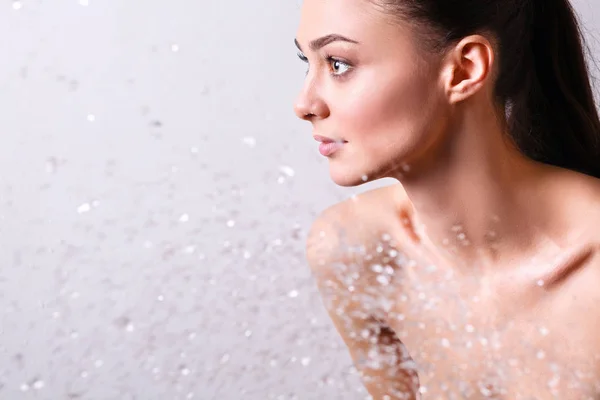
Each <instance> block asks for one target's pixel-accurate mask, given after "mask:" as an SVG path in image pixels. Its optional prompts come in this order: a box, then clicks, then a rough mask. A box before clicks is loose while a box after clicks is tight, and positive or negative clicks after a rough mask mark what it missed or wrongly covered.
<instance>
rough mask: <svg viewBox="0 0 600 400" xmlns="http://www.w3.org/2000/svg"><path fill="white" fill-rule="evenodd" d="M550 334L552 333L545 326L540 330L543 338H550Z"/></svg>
mask: <svg viewBox="0 0 600 400" xmlns="http://www.w3.org/2000/svg"><path fill="white" fill-rule="evenodd" d="M549 333H550V331H549V330H548V328H546V327H544V326H542V327H541V328H540V334H541V335H542V336H548V334H549Z"/></svg>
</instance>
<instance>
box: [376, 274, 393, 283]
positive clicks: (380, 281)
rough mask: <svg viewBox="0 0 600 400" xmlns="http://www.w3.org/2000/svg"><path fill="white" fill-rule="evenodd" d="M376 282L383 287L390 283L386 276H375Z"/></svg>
mask: <svg viewBox="0 0 600 400" xmlns="http://www.w3.org/2000/svg"><path fill="white" fill-rule="evenodd" d="M377 282H379V283H380V284H381V285H383V286H387V285H389V283H390V278H388V277H387V276H386V275H377Z"/></svg>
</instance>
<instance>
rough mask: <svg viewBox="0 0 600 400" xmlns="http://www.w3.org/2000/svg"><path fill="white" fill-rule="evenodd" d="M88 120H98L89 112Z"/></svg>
mask: <svg viewBox="0 0 600 400" xmlns="http://www.w3.org/2000/svg"><path fill="white" fill-rule="evenodd" d="M87 120H88V121H90V122H94V121H95V120H96V116H95V115H94V114H88V116H87Z"/></svg>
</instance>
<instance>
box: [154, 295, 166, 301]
mask: <svg viewBox="0 0 600 400" xmlns="http://www.w3.org/2000/svg"><path fill="white" fill-rule="evenodd" d="M156 299H157V300H158V301H165V296H163V295H162V294H159V295H158V296H157V297H156Z"/></svg>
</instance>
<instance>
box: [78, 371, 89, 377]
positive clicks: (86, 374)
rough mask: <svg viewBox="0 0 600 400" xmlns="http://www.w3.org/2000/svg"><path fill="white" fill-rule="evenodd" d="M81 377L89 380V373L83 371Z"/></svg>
mask: <svg viewBox="0 0 600 400" xmlns="http://www.w3.org/2000/svg"><path fill="white" fill-rule="evenodd" d="M80 376H81V377H82V378H83V379H85V378H87V377H88V376H89V373H88V372H87V371H81V374H80Z"/></svg>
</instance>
